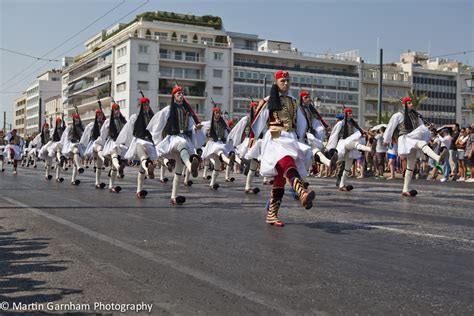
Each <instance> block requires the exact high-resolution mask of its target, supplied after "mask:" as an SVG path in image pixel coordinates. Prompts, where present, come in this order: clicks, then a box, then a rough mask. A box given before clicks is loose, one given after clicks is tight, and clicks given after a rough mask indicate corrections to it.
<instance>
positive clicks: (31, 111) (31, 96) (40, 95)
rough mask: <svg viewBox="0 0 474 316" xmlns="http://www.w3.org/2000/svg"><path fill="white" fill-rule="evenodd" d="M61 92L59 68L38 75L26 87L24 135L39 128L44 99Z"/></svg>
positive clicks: (28, 134) (32, 133)
mask: <svg viewBox="0 0 474 316" xmlns="http://www.w3.org/2000/svg"><path fill="white" fill-rule="evenodd" d="M60 94H61V70H56V69H53V70H48V71H46V72H44V73H43V74H41V75H39V76H38V77H37V79H36V80H35V82H34V83H33V84H31V85H30V86H29V87H28V88H27V89H26V123H25V124H26V127H25V136H31V135H34V134H35V133H38V132H39V130H40V124H41V123H40V122H41V121H42V116H43V113H44V105H43V102H44V100H46V99H48V98H51V97H52V96H55V95H60Z"/></svg>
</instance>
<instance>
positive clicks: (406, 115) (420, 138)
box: [383, 97, 449, 197]
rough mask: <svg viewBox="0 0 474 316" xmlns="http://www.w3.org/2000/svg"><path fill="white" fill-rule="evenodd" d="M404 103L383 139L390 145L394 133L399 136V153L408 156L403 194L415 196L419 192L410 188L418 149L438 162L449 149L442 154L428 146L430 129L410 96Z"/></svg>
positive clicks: (393, 117)
mask: <svg viewBox="0 0 474 316" xmlns="http://www.w3.org/2000/svg"><path fill="white" fill-rule="evenodd" d="M402 105H403V111H400V112H398V113H395V114H394V115H392V117H391V118H390V122H389V123H388V126H387V129H386V130H385V133H384V135H383V141H384V143H385V144H387V145H388V144H389V143H390V142H391V141H392V137H393V136H394V135H395V137H397V138H398V141H397V143H398V154H399V155H400V156H402V157H407V168H406V172H405V180H404V184H403V190H402V196H404V197H414V196H416V195H417V194H418V192H417V191H416V190H410V183H411V179H412V177H413V170H414V167H415V163H416V155H417V152H418V150H421V151H422V152H423V153H424V154H426V155H428V156H429V157H431V158H433V159H434V160H435V161H437V162H438V163H439V162H441V161H444V159H445V158H446V156H447V155H448V154H449V151H448V149H447V148H445V149H444V150H443V151H442V152H441V154H440V155H437V154H436V153H435V152H434V151H433V150H432V149H431V148H430V147H429V146H428V144H427V141H429V140H430V138H431V134H430V131H429V129H428V127H426V126H425V125H424V124H423V120H422V119H421V117H420V115H419V114H418V113H417V112H416V111H414V110H413V103H412V100H411V98H410V97H406V98H404V99H403V100H402Z"/></svg>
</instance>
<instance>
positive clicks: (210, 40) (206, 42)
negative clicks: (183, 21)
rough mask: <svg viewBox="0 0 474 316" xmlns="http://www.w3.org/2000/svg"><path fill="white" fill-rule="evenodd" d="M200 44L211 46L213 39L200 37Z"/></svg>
mask: <svg viewBox="0 0 474 316" xmlns="http://www.w3.org/2000/svg"><path fill="white" fill-rule="evenodd" d="M201 43H203V44H209V45H212V44H213V43H214V39H213V38H212V37H201Z"/></svg>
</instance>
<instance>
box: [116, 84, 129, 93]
mask: <svg viewBox="0 0 474 316" xmlns="http://www.w3.org/2000/svg"><path fill="white" fill-rule="evenodd" d="M125 89H127V83H126V82H122V83H119V84H117V92H120V91H125Z"/></svg>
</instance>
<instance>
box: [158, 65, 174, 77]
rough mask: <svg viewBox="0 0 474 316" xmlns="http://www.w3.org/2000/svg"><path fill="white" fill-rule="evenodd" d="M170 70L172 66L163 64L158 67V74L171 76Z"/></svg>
mask: <svg viewBox="0 0 474 316" xmlns="http://www.w3.org/2000/svg"><path fill="white" fill-rule="evenodd" d="M172 71H173V68H171V67H164V66H161V67H160V75H161V76H162V77H172V76H173V75H172Z"/></svg>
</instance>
